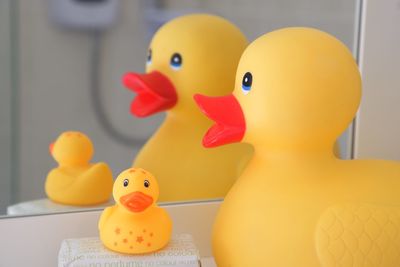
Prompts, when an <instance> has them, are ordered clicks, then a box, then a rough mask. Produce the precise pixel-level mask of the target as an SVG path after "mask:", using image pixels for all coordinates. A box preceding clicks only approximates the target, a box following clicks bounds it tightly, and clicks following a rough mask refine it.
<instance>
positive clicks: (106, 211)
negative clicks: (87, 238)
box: [98, 206, 114, 230]
mask: <svg viewBox="0 0 400 267" xmlns="http://www.w3.org/2000/svg"><path fill="white" fill-rule="evenodd" d="M113 210H114V206H112V207H107V208H105V209H104V210H103V212H102V213H101V215H100V220H99V223H98V228H99V230H100V229H101V228H103V226H104V224H105V223H106V222H107V220H108V218H110V216H111V214H112V213H113Z"/></svg>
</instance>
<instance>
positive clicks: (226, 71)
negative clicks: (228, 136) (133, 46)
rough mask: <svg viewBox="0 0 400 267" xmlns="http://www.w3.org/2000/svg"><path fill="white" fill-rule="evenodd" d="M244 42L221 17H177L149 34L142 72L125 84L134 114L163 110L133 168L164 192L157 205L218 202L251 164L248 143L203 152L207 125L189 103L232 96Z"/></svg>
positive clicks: (233, 27) (238, 32) (129, 77)
mask: <svg viewBox="0 0 400 267" xmlns="http://www.w3.org/2000/svg"><path fill="white" fill-rule="evenodd" d="M246 45H247V40H246V37H245V36H244V35H243V34H242V33H241V31H240V30H239V29H238V28H237V27H236V26H234V25H233V24H231V23H230V22H229V21H227V20H225V19H223V18H220V17H217V16H212V15H207V14H191V15H186V16H182V17H178V18H176V19H173V20H171V21H170V22H168V23H166V24H165V25H163V26H162V27H161V28H160V29H159V30H158V31H157V33H156V34H155V35H154V37H153V39H152V41H151V44H150V46H149V51H148V57H147V67H146V72H147V73H146V74H138V73H127V74H126V75H125V76H124V79H123V82H124V84H125V86H126V87H127V88H129V89H130V90H132V91H134V92H135V93H136V94H137V95H136V97H135V99H134V100H133V102H132V105H131V112H132V113H133V114H134V115H135V116H138V117H147V116H150V115H152V114H155V113H157V112H162V111H166V112H167V116H166V118H165V121H164V122H163V124H162V125H161V126H160V128H159V129H158V130H157V132H156V133H154V135H153V136H152V137H151V138H150V140H149V141H148V142H147V143H146V144H145V145H144V147H143V148H142V149H141V151H140V152H139V153H138V155H137V157H136V159H135V160H134V163H133V166H140V167H142V168H145V169H146V170H148V171H150V172H151V173H153V174H154V175H155V176H156V177H157V179H158V182H159V183H160V187H161V188H162V189H163V190H162V191H161V193H160V201H179V200H190V199H209V198H220V197H224V196H225V194H226V193H227V192H228V190H229V189H230V187H231V186H232V184H233V183H234V181H235V180H236V179H237V177H239V175H240V174H241V172H242V171H243V169H244V167H245V166H246V164H247V163H248V161H249V160H250V158H251V156H252V153H253V149H252V147H251V146H250V145H248V144H243V143H242V144H232V145H229V146H225V147H218V148H215V149H205V148H204V147H202V145H201V139H202V137H203V135H204V132H205V131H206V130H207V129H208V128H209V127H210V126H211V121H210V120H208V119H207V118H206V117H204V116H203V114H201V112H200V111H199V110H198V109H197V106H196V104H195V102H194V100H193V95H194V94H195V93H202V94H207V95H214V96H218V95H225V94H227V93H230V92H231V90H232V88H233V85H234V78H235V71H236V67H237V63H238V61H239V58H240V55H241V54H242V52H243V51H244V49H245V48H246ZM176 164H178V165H179V168H177V167H176V166H177V165H176Z"/></svg>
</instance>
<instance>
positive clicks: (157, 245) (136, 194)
mask: <svg viewBox="0 0 400 267" xmlns="http://www.w3.org/2000/svg"><path fill="white" fill-rule="evenodd" d="M158 195H159V187H158V184H157V180H156V179H155V178H154V176H153V175H152V174H150V173H149V172H147V171H145V170H143V169H140V168H130V169H128V170H125V171H123V172H122V173H121V174H120V175H119V176H118V177H117V179H116V180H115V183H114V189H113V196H114V200H115V203H116V205H115V206H112V207H108V208H106V209H105V210H104V211H103V213H102V214H101V217H100V220H99V231H100V239H101V241H102V242H103V244H104V245H105V246H106V247H107V248H109V249H111V250H114V251H117V252H121V253H127V254H142V253H149V252H154V251H157V250H159V249H161V248H163V247H164V246H166V245H167V244H168V241H169V240H170V238H171V231H172V221H171V219H170V217H169V215H168V213H167V212H166V211H165V210H164V209H162V208H159V207H158V206H157V205H156V202H157V199H158Z"/></svg>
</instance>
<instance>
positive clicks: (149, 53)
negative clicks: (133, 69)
mask: <svg viewBox="0 0 400 267" xmlns="http://www.w3.org/2000/svg"><path fill="white" fill-rule="evenodd" d="M146 64H147V65H150V64H151V49H149V51H148V52H147V59H146Z"/></svg>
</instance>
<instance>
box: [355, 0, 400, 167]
mask: <svg viewBox="0 0 400 267" xmlns="http://www.w3.org/2000/svg"><path fill="white" fill-rule="evenodd" d="M364 2H365V6H364V10H365V12H364V19H363V25H362V38H361V40H362V47H361V55H360V58H361V62H360V63H361V64H360V67H361V72H362V76H363V98H362V102H361V108H360V111H359V115H358V117H357V127H356V142H355V156H356V157H357V158H383V159H392V160H400V105H399V100H400V75H399V74H400V50H399V48H400V27H399V25H400V1H399V0H387V1H372V0H368V1H364Z"/></svg>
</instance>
